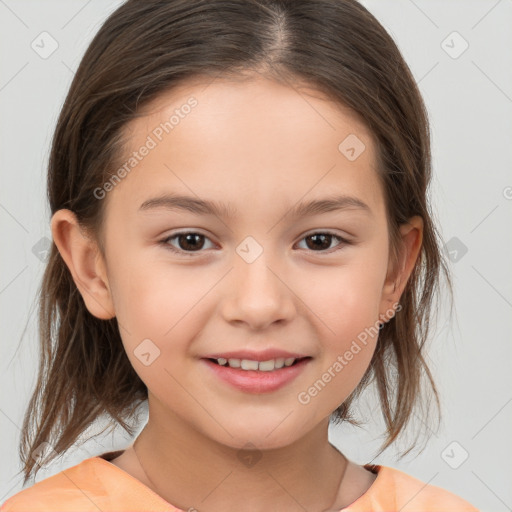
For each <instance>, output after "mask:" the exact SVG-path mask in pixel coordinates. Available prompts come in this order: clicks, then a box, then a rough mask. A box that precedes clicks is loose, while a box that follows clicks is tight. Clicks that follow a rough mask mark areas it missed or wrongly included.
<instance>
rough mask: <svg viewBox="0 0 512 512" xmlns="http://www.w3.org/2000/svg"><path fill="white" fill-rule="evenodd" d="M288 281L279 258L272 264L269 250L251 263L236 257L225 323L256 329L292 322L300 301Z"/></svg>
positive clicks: (228, 286)
mask: <svg viewBox="0 0 512 512" xmlns="http://www.w3.org/2000/svg"><path fill="white" fill-rule="evenodd" d="M286 281H287V279H286V276H285V275H284V273H283V272H282V271H281V272H280V271H279V266H278V265H277V264H276V262H275V259H274V260H273V261H272V262H271V261H270V259H269V258H267V257H266V252H265V251H263V253H262V254H261V255H260V256H259V257H258V258H257V259H256V260H255V261H252V262H251V263H249V262H247V261H245V260H244V259H243V258H241V257H239V256H238V255H236V257H235V259H234V268H233V270H232V271H231V272H230V277H229V278H228V280H227V282H226V289H225V298H224V300H223V303H222V314H223V316H224V318H225V320H226V321H227V322H230V323H243V324H246V325H247V326H248V327H249V328H250V329H254V330H260V329H265V328H267V327H268V326H270V325H271V324H273V323H277V322H279V323H286V322H289V321H290V320H291V319H292V318H293V316H294V315H295V314H296V307H295V300H297V299H296V296H295V294H294V293H293V291H292V289H293V285H292V284H291V283H287V282H286Z"/></svg>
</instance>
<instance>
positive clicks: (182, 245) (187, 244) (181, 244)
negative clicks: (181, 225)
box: [161, 231, 209, 256]
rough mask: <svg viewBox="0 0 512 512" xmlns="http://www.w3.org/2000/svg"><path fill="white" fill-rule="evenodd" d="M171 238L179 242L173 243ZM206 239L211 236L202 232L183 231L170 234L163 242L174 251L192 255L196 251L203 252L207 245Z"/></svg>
mask: <svg viewBox="0 0 512 512" xmlns="http://www.w3.org/2000/svg"><path fill="white" fill-rule="evenodd" d="M171 240H176V242H177V243H176V244H173V243H171ZM205 240H209V238H208V237H207V236H205V235H202V234H201V233H195V232H193V231H183V232H181V233H175V234H174V235H171V236H168V237H167V238H165V239H164V240H162V241H161V243H162V244H163V245H164V246H166V247H167V248H168V249H170V250H171V251H173V252H177V253H181V254H184V255H186V256H191V255H192V254H193V253H194V252H201V249H203V248H204V246H205Z"/></svg>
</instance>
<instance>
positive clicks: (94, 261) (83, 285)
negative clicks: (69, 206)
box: [51, 209, 115, 320]
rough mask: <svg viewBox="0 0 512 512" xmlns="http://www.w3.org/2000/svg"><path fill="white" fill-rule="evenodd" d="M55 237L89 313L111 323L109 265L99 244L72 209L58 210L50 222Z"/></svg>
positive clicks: (113, 312)
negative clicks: (107, 269) (87, 232)
mask: <svg viewBox="0 0 512 512" xmlns="http://www.w3.org/2000/svg"><path fill="white" fill-rule="evenodd" d="M51 229H52V236H53V240H54V242H55V244H56V245H57V248H58V249H59V252H60V254H61V256H62V259H63V260H64V261H65V263H66V265H67V266H68V268H69V271H70V273H71V275H72V277H73V281H74V282H75V284H76V286H77V288H78V290H79V291H80V294H81V295H82V297H83V299H84V302H85V305H86V307H87V309H88V310H89V312H90V313H91V314H92V315H94V316H95V317H97V318H100V319H102V320H108V319H110V318H113V317H114V316H115V311H114V305H113V302H112V297H111V292H110V288H109V286H108V279H107V272H106V265H105V262H104V260H103V257H102V255H101V252H100V250H99V248H98V245H97V243H96V242H95V241H94V240H93V239H92V238H90V237H89V236H87V234H86V233H85V232H84V230H83V229H82V227H81V226H80V225H79V223H78V221H77V218H76V215H75V214H74V213H73V212H72V211H71V210H66V209H62V210H58V211H56V212H55V213H54V215H53V217H52V220H51Z"/></svg>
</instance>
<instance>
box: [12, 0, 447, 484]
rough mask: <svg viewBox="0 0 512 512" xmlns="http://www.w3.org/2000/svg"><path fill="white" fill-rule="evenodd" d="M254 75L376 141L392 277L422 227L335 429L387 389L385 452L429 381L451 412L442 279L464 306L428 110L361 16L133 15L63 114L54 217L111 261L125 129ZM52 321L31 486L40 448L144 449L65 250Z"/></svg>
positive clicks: (117, 18) (299, 8) (356, 9)
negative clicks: (198, 86)
mask: <svg viewBox="0 0 512 512" xmlns="http://www.w3.org/2000/svg"><path fill="white" fill-rule="evenodd" d="M254 73H259V74H261V75H262V76H264V77H268V78H271V79H274V80H279V81H281V82H282V83H284V84H287V85H289V86H296V85H297V84H307V85H308V86H309V87H312V88H314V90H318V91H319V92H321V93H322V94H325V95H326V96H327V97H328V98H329V99H331V100H332V101H334V102H335V103H337V104H339V105H342V106H344V107H348V108H349V109H350V110H351V111H352V112H353V113H354V114H355V115H357V116H358V117H359V118H360V119H361V120H362V121H363V122H364V124H365V126H366V127H368V129H369V131H370V132H371V134H372V136H373V137H374V141H375V145H376V149H377V171H378V176H379V179H380V182H381V184H382V187H383V190H384V196H385V204H386V213H387V222H388V227H389V238H390V259H391V261H392V262H394V263H395V264H397V262H398V255H399V254H400V250H401V237H400V234H399V227H400V226H401V225H402V224H404V223H406V222H407V220H408V219H409V218H410V217H412V216H414V215H419V216H421V217H422V219H423V223H424V231H423V240H422V247H421V252H420V255H419V257H418V260H417V262H416V265H415V267H414V269H413V272H412V274H411V276H410V278H409V280H408V282H407V284H406V287H405V289H404V292H403V294H402V297H401V301H400V303H401V306H402V309H401V311H400V312H399V313H398V314H397V315H396V316H395V317H393V318H392V319H391V320H389V321H388V322H387V323H386V324H385V325H384V327H383V328H382V329H381V330H380V333H379V339H378V345H377V349H376V350H375V352H374V354H373V357H372V360H371V362H370V365H369V367H368V369H367V371H366V373H365V374H364V376H363V378H362V380H361V381H360V382H359V384H358V386H357V387H356V389H355V390H354V391H353V393H352V394H351V395H350V396H349V397H348V398H347V400H345V402H344V403H343V404H341V405H340V406H339V407H338V408H337V409H336V410H335V411H334V412H333V414H332V415H331V419H333V420H334V421H335V422H338V421H347V422H350V423H352V424H354V425H358V424H360V423H359V422H358V421H357V420H356V418H355V416H354V413H353V410H352V409H353V402H354V400H355V399H356V398H357V397H358V396H359V395H360V393H361V392H362V391H363V390H364V389H365V388H366V387H368V386H369V384H371V383H372V382H375V384H376V387H377V391H378V395H379V400H380V404H381V410H382V415H383V418H384V421H385V425H386V432H385V435H386V438H385V442H384V444H383V446H382V449H381V452H382V451H383V450H384V449H385V448H387V447H388V446H389V445H390V444H391V443H393V442H394V441H395V440H396V439H397V437H398V435H399V434H400V432H401V431H402V430H403V429H404V428H405V427H406V425H407V424H408V422H409V421H410V419H411V417H412V415H413V411H414V409H415V407H416V406H417V405H418V404H420V405H421V404H422V403H423V402H422V397H421V393H422V390H423V389H424V387H423V385H422V379H423V378H424V377H426V380H427V384H428V386H429V388H430V390H431V391H432V395H431V396H433V397H434V398H435V401H436V404H437V407H438V409H439V407H440V406H439V399H438V392H437V389H436V386H435V383H434V380H433V378H432V375H431V373H430V371H429V368H428V365H427V363H426V361H425V343H426V341H427V339H428V335H429V328H430V322H431V321H432V313H433V310H432V303H433V300H434V298H435V297H437V294H438V288H439V283H440V277H441V272H443V273H444V276H445V277H446V279H447V283H448V285H449V291H450V292H451V293H452V294H453V292H452V284H451V279H450V275H449V272H448V268H447V266H446V264H445V263H444V261H443V259H442V253H441V249H440V245H439V235H438V233H437V231H436V227H435V224H434V220H433V216H432V213H431V211H430V206H429V203H428V199H427V188H428V185H429V182H430V180H431V156H430V133H429V122H428V116H427V111H426V108H425V105H424V103H423V100H422V97H421V94H420V92H419V90H418V87H417V85H416V83H415V81H414V78H413V76H412V73H411V72H410V69H409V68H408V66H407V64H406V63H405V61H404V59H403V57H402V55H401V54H400V51H399V50H398V48H397V46H396V44H395V43H394V42H393V40H392V38H391V37H390V36H389V35H388V33H387V32H386V30H385V29H384V28H383V27H382V25H381V24H380V23H379V22H378V21H377V20H376V19H375V18H374V16H372V15H371V14H370V13H369V12H368V11H367V10H366V8H364V7H363V6H362V5H360V4H359V3H358V2H356V1H355V0H336V1H335V0H314V1H302V0H243V1H237V0H197V1H194V2H192V1H190V0H148V1H144V2H141V1H138V0H128V1H127V2H126V3H124V4H122V5H121V6H120V7H119V8H118V9H117V10H115V11H114V12H113V13H112V14H111V15H110V16H109V17H108V19H107V20H106V21H105V23H104V24H103V25H102V27H101V28H100V30H99V31H98V33H97V34H96V36H95V37H94V39H93V40H92V42H91V43H90V45H89V47H88V49H87V51H86V52H85V55H84V56H83V58H82V60H81V62H80V65H79V67H78V70H77V72H76V74H75V77H74V79H73V81H72V84H71V86H70V89H69V92H68V95H67V97H66V100H65V102H64V105H63V107H62V110H61V112H60V116H59V119H58V122H57V126H56V129H55V132H54V136H53V139H52V146H51V152H50V158H49V164H48V183H47V185H48V200H49V204H50V208H51V214H52V215H53V214H54V213H55V212H56V211H57V210H59V209H63V208H67V209H70V210H71V211H73V212H74V213H75V215H76V216H77V219H78V221H79V222H80V225H81V226H83V228H84V229H85V230H86V231H87V232H90V233H91V235H92V236H93V237H94V238H95V239H96V241H97V242H98V247H99V249H100V251H101V252H102V254H103V255H104V242H103V240H104V239H103V234H102V226H103V218H104V212H105V204H106V201H105V200H102V201H98V200H95V199H94V190H95V189H96V188H97V187H101V186H102V185H103V184H104V183H105V182H106V180H107V179H108V177H109V176H111V175H112V173H114V171H115V170H116V169H117V168H118V165H119V164H120V162H122V161H123V155H124V154H125V153H126V139H125V136H124V135H125V134H124V131H123V127H125V126H126V125H127V123H129V122H130V121H131V120H133V119H135V118H136V117H139V116H140V115H142V112H143V108H144V107H145V106H147V105H149V104H150V103H151V102H152V101H153V100H155V99H157V98H158V97H159V96H160V95H161V94H163V93H164V92H166V91H169V90H171V89H173V88H175V87H177V86H178V85H182V84H186V83H188V82H190V81H192V80H195V79H198V78H209V79H211V80H213V79H215V78H216V77H219V76H220V77H233V78H235V77H240V78H243V77H245V78H249V77H250V76H251V74H253V75H254ZM39 308H40V311H39V337H40V361H39V370H38V377H37V384H36V386H35V390H34V391H33V395H32V397H31V399H30V403H29V405H28V409H27V411H26V413H25V417H24V422H23V428H22V439H21V442H20V457H21V460H22V462H23V473H24V476H25V480H24V484H25V483H26V482H27V480H28V479H29V478H30V476H31V475H32V473H33V474H34V476H35V474H36V473H37V471H38V470H39V464H36V462H35V460H34V458H33V457H32V456H31V455H32V453H33V452H34V450H36V449H37V448H38V447H39V446H41V445H42V443H45V442H47V443H49V444H50V445H51V447H52V448H53V450H55V452H51V453H49V454H48V456H47V457H45V458H43V459H42V460H41V462H40V464H42V463H47V462H50V461H51V460H53V459H54V458H55V456H56V454H60V453H63V452H65V451H66V450H68V449H69V448H70V447H71V446H72V445H73V444H74V443H75V442H76V440H77V439H78V438H79V436H80V435H81V434H82V433H83V432H84V431H85V430H86V429H87V428H88V427H89V426H90V425H92V424H93V423H94V421H95V420H97V419H98V418H99V417H100V416H102V415H107V416H108V417H110V418H111V419H112V420H113V422H114V424H120V425H121V426H122V428H123V429H125V430H126V431H127V432H128V433H129V434H130V436H132V435H133V432H134V430H133V427H132V426H131V425H130V422H131V421H132V420H133V415H134V411H135V410H136V408H137V407H138V406H139V405H140V404H141V403H142V402H143V401H145V400H147V397H148V391H147V388H146V386H145V384H144V383H143V382H142V380H141V379H140V378H139V376H138V375H137V373H136V372H135V370H134V369H133V367H132V366H131V363H130V361H129V359H128V357H127V355H126V353H125V351H124V348H123V344H122V340H121V337H120V333H119V328H118V325H117V322H116V319H115V318H113V319H111V320H100V319H98V318H96V317H94V316H93V315H91V314H90V313H89V311H88V310H87V308H86V306H85V303H84V301H83V298H82V296H81V295H80V293H79V292H78V290H77V287H76V285H75V283H74V281H73V279H72V276H71V274H70V272H69V269H68V268H67V266H66V264H65V262H64V260H63V259H62V257H61V255H60V253H59V251H58V249H57V247H56V245H55V243H54V244H53V245H52V248H51V253H50V256H49V260H48V262H47V266H46V269H45V272H44V275H43V279H42V282H41V286H40V289H39ZM429 417H431V416H429ZM410 449H412V447H411V448H409V450H407V451H406V452H405V453H408V452H409V451H410ZM381 452H379V453H381Z"/></svg>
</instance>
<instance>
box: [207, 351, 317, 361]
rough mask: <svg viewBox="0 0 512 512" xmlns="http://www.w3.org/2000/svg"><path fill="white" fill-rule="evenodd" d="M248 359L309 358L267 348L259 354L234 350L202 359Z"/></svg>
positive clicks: (304, 355)
mask: <svg viewBox="0 0 512 512" xmlns="http://www.w3.org/2000/svg"><path fill="white" fill-rule="evenodd" d="M221 357H222V358H224V359H249V360H251V361H269V360H270V359H278V358H280V357H283V358H284V359H288V358H290V357H293V358H295V359H302V358H303V357H310V356H307V355H306V354H298V353H293V352H286V351H285V350H278V349H275V348H268V349H266V350H261V351H260V352H252V351H251V350H234V351H232V352H222V353H221V352H217V353H215V354H210V355H207V356H205V357H204V359H219V358H221Z"/></svg>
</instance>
